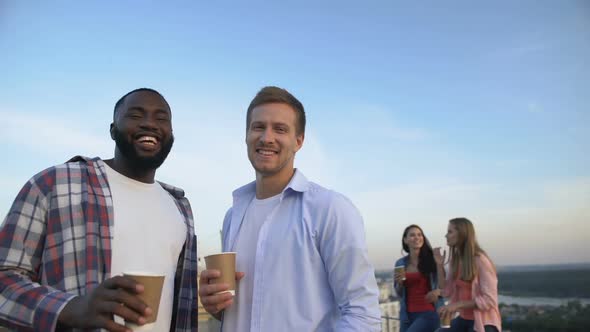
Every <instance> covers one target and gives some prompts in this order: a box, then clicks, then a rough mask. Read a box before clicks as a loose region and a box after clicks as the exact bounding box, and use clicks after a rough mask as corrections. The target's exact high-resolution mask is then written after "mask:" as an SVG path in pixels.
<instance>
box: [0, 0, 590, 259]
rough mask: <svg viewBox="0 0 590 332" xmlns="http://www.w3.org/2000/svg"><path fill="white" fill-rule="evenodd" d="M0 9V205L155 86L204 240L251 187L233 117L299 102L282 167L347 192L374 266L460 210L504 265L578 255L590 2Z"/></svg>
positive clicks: (175, 168)
mask: <svg viewBox="0 0 590 332" xmlns="http://www.w3.org/2000/svg"><path fill="white" fill-rule="evenodd" d="M212 3H213V2H200V3H197V2H195V1H175V2H161V1H160V2H156V1H100V2H90V1H52V2H36V3H35V4H34V5H33V4H31V3H29V2H21V1H0V117H1V119H2V126H1V130H0V148H1V150H2V152H3V157H2V163H1V166H0V167H1V170H2V172H0V211H2V212H1V213H2V214H3V215H5V213H6V212H7V211H8V209H9V206H10V204H11V203H12V200H13V199H14V196H15V195H16V193H17V192H18V190H19V189H20V187H21V186H22V185H23V184H24V183H25V182H26V181H27V180H28V179H29V178H30V177H31V176H32V175H33V174H35V173H37V172H38V171H40V170H42V169H44V168H46V167H49V166H51V165H54V164H57V163H61V162H64V161H66V160H67V159H69V158H70V157H71V156H74V155H77V154H82V155H86V156H101V157H103V158H110V157H112V155H113V150H114V142H113V141H111V139H110V136H109V134H108V129H109V124H110V122H111V119H112V110H113V106H114V103H115V102H116V100H117V99H119V97H121V96H122V95H123V94H125V93H126V92H128V91H130V90H132V89H134V88H138V87H151V88H154V89H157V90H159V91H160V92H161V93H162V94H163V95H164V96H165V97H166V98H167V100H168V102H169V103H170V105H171V107H172V111H173V126H174V133H175V136H176V143H175V146H174V148H173V150H172V153H171V154H170V156H169V159H168V160H167V161H166V163H165V164H164V166H163V167H162V168H161V169H160V170H159V172H158V178H159V179H160V180H162V181H165V182H169V183H171V184H174V185H177V186H180V187H183V188H184V189H185V190H186V193H187V195H188V197H189V198H190V199H191V201H192V205H193V208H194V211H195V215H196V228H197V233H198V237H199V242H200V243H199V245H200V251H201V252H202V253H210V252H213V251H217V250H219V248H220V245H219V242H220V240H219V230H220V228H221V223H222V219H223V216H224V214H225V212H226V210H227V208H228V207H229V206H230V204H231V191H232V190H233V189H235V188H237V187H239V186H241V185H243V184H245V183H247V182H249V181H251V180H253V179H254V172H253V170H252V168H251V166H250V164H249V162H248V160H247V156H246V146H245V143H244V138H245V110H246V107H247V105H248V103H249V102H250V100H251V98H252V97H253V96H254V95H255V94H256V92H257V91H258V90H259V89H260V88H261V87H263V86H265V85H278V86H281V87H284V88H287V89H288V90H289V91H291V92H292V93H293V94H294V95H295V96H297V97H298V98H299V99H300V100H301V101H302V102H303V104H304V105H305V107H306V111H307V116H308V127H307V132H306V139H305V143H304V146H303V149H302V150H301V151H300V152H299V153H298V154H297V159H296V166H297V167H298V168H300V169H301V170H302V171H303V172H304V174H306V176H307V177H308V178H310V179H311V180H314V181H316V182H318V183H320V184H322V185H324V186H326V187H329V188H332V189H335V190H337V191H340V192H342V193H344V194H345V195H347V196H348V197H350V198H351V199H352V201H353V202H354V203H355V205H356V206H357V207H358V208H359V210H360V211H361V213H362V215H363V217H364V220H365V226H366V236H367V241H368V246H369V255H370V257H371V260H372V261H373V263H374V264H375V265H376V267H378V268H385V267H391V266H392V264H393V261H394V260H395V259H397V258H399V257H400V249H401V244H400V241H401V232H402V231H403V229H404V227H405V226H406V225H408V224H410V223H417V224H420V225H421V226H423V228H424V230H425V233H426V235H427V236H428V237H429V238H430V240H431V242H432V243H433V244H434V245H443V244H444V243H445V241H444V237H443V236H444V233H445V232H446V226H447V221H448V220H449V219H450V218H452V217H457V216H465V217H468V218H470V219H471V220H472V221H473V222H474V224H475V227H476V232H477V233H478V238H479V240H480V243H481V245H482V246H483V247H484V248H485V249H487V251H488V252H489V254H490V255H491V257H492V258H493V259H494V260H495V261H496V263H498V264H500V265H508V264H549V263H567V262H590V254H588V252H590V244H589V243H590V242H589V240H590V230H589V229H590V227H589V226H587V225H588V223H589V222H590V153H589V152H588V151H590V109H589V107H590V84H589V77H590V60H589V59H590V3H589V2H588V1H567V0H565V1H529V0H525V1H494V2H483V1H481V2H474V1H452V2H444V3H443V2H440V1H425V2H424V1H423V2H419V3H415V2H411V3H407V2H401V1H399V2H398V1H365V2H358V1H354V2H349V3H347V2H346V1H344V2H343V1H333V2H325V1H321V2H320V1H309V2H308V1H296V2H295V1H288V2H271V3H263V2H258V1H246V2H243V3H242V4H230V3H220V4H212Z"/></svg>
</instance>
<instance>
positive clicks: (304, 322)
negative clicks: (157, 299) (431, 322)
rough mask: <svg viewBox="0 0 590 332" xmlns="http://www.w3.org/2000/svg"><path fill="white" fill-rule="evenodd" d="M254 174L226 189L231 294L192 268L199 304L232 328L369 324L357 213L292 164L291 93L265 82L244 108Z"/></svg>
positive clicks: (299, 127) (372, 327)
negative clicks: (234, 283)
mask: <svg viewBox="0 0 590 332" xmlns="http://www.w3.org/2000/svg"><path fill="white" fill-rule="evenodd" d="M246 120H247V124H246V145H247V147H248V158H249V159H250V162H251V164H252V166H253V167H254V170H255V171H256V181H254V182H252V183H250V184H247V185H245V186H243V187H241V188H239V189H237V190H235V191H234V193H233V206H232V208H231V209H230V210H229V211H228V212H227V214H226V216H225V220H224V222H223V235H222V236H223V251H235V252H237V262H236V265H237V266H236V269H237V270H238V271H240V272H241V273H239V274H238V275H237V276H236V277H237V279H239V284H238V289H237V292H236V295H235V298H233V297H232V295H231V294H229V293H223V294H216V293H218V292H219V291H223V290H227V289H228V286H227V285H225V284H216V285H208V280H209V279H210V278H215V277H217V276H218V275H219V271H214V270H206V271H203V272H202V273H201V289H200V296H201V302H202V303H203V306H204V307H205V309H206V310H207V311H208V312H209V313H211V314H212V315H214V316H215V317H217V318H218V319H221V320H222V330H223V331H224V332H229V331H231V332H233V331H250V332H255V331H260V332H263V331H306V332H308V331H379V330H380V327H381V321H380V311H379V304H378V289H377V283H376V281H375V275H374V269H373V267H372V266H371V263H369V259H368V255H367V246H366V242H365V232H364V226H363V220H362V217H361V215H360V213H359V211H358V210H357V209H356V208H355V207H354V205H353V204H352V203H351V202H350V201H349V200H348V199H347V198H346V197H344V196H343V195H341V194H339V193H336V192H334V191H331V190H328V189H325V188H323V187H321V186H319V185H318V184H315V183H313V182H310V181H308V180H307V179H306V178H305V176H304V175H303V174H302V173H301V172H300V171H299V170H297V169H295V168H294V166H293V164H294V159H295V154H296V153H297V151H299V149H300V148H301V147H302V146H303V140H304V136H305V112H304V109H303V105H302V104H301V103H300V102H299V100H297V99H296V98H295V97H294V96H293V95H291V94H290V93H289V92H287V91H286V90H284V89H281V88H277V87H265V88H263V89H262V90H260V92H259V93H258V94H257V95H256V97H255V98H254V99H253V100H252V102H251V103H250V106H249V107H248V113H247V119H246Z"/></svg>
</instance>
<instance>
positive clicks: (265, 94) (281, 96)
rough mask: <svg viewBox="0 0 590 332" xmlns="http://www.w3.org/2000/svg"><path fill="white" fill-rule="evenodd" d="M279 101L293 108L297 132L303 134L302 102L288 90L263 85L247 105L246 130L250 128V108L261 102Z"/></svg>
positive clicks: (303, 114) (303, 111) (303, 116)
mask: <svg viewBox="0 0 590 332" xmlns="http://www.w3.org/2000/svg"><path fill="white" fill-rule="evenodd" d="M270 103H280V104H287V105H289V106H291V108H293V110H294V111H295V114H296V115H297V123H296V128H295V129H296V130H297V134H298V135H301V134H305V109H304V108H303V104H301V102H300V101H299V100H298V99H297V98H295V96H293V95H292V94H291V93H290V92H289V91H287V90H285V89H283V88H279V87H276V86H265V87H264V88H262V89H261V90H260V91H258V93H257V94H256V96H255V97H254V99H252V101H251V102H250V106H248V113H247V115H246V130H248V129H249V128H250V119H251V117H252V110H253V109H254V108H255V107H257V106H260V105H262V104H270Z"/></svg>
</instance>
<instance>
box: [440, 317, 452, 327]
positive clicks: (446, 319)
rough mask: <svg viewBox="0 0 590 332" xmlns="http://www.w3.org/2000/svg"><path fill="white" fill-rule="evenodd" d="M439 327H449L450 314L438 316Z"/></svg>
mask: <svg viewBox="0 0 590 332" xmlns="http://www.w3.org/2000/svg"><path fill="white" fill-rule="evenodd" d="M440 327H442V328H446V329H448V328H450V327H451V315H444V316H443V317H441V318H440Z"/></svg>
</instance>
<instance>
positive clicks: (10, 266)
mask: <svg viewBox="0 0 590 332" xmlns="http://www.w3.org/2000/svg"><path fill="white" fill-rule="evenodd" d="M161 185H162V187H163V188H164V189H166V190H167V191H168V192H169V193H170V194H171V195H172V196H173V197H174V199H175V202H176V203H177V206H178V208H179V210H180V211H181V213H182V215H183V216H184V217H185V222H186V225H187V230H188V231H187V239H186V243H185V247H184V252H183V258H182V261H179V262H178V263H179V266H178V271H179V272H177V279H178V280H179V284H178V285H179V286H178V287H177V289H176V294H175V295H176V298H175V301H176V303H175V308H176V312H175V315H176V320H175V322H172V326H173V327H175V329H173V331H179V332H180V331H183V332H184V331H196V330H197V248H196V247H197V244H196V236H195V233H194V223H193V215H192V210H191V207H190V204H189V202H188V200H187V199H186V197H184V192H183V191H182V190H181V189H179V188H175V187H172V186H170V185H167V184H164V183H161ZM112 216H113V202H112V196H111V192H110V189H109V185H108V182H107V178H106V173H105V165H104V162H103V161H102V160H100V159H99V158H94V159H88V158H84V157H74V158H72V159H71V160H70V161H68V162H67V163H65V164H62V165H58V166H55V167H51V168H48V169H46V170H44V171H42V172H41V173H39V174H37V175H35V176H34V177H33V178H32V179H31V180H29V181H28V182H27V183H26V184H25V186H24V187H23V188H22V189H21V191H20V192H19V194H18V195H17V197H16V199H15V201H14V203H13V205H12V207H11V208H10V210H9V212H8V215H7V216H6V219H5V220H4V222H3V224H2V228H1V229H0V325H3V326H8V327H11V328H15V329H17V330H19V331H38V332H47V331H54V330H55V328H56V323H57V317H58V315H59V313H60V311H61V310H62V308H63V307H64V306H65V304H66V303H67V302H68V301H69V300H70V299H71V298H73V297H75V296H78V295H84V294H86V293H88V292H89V291H91V290H92V289H94V288H95V287H96V286H98V285H99V284H100V283H101V282H103V281H104V280H105V279H106V278H108V277H110V267H111V239H112V236H111V234H110V229H111V227H112V225H113V218H112Z"/></svg>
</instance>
